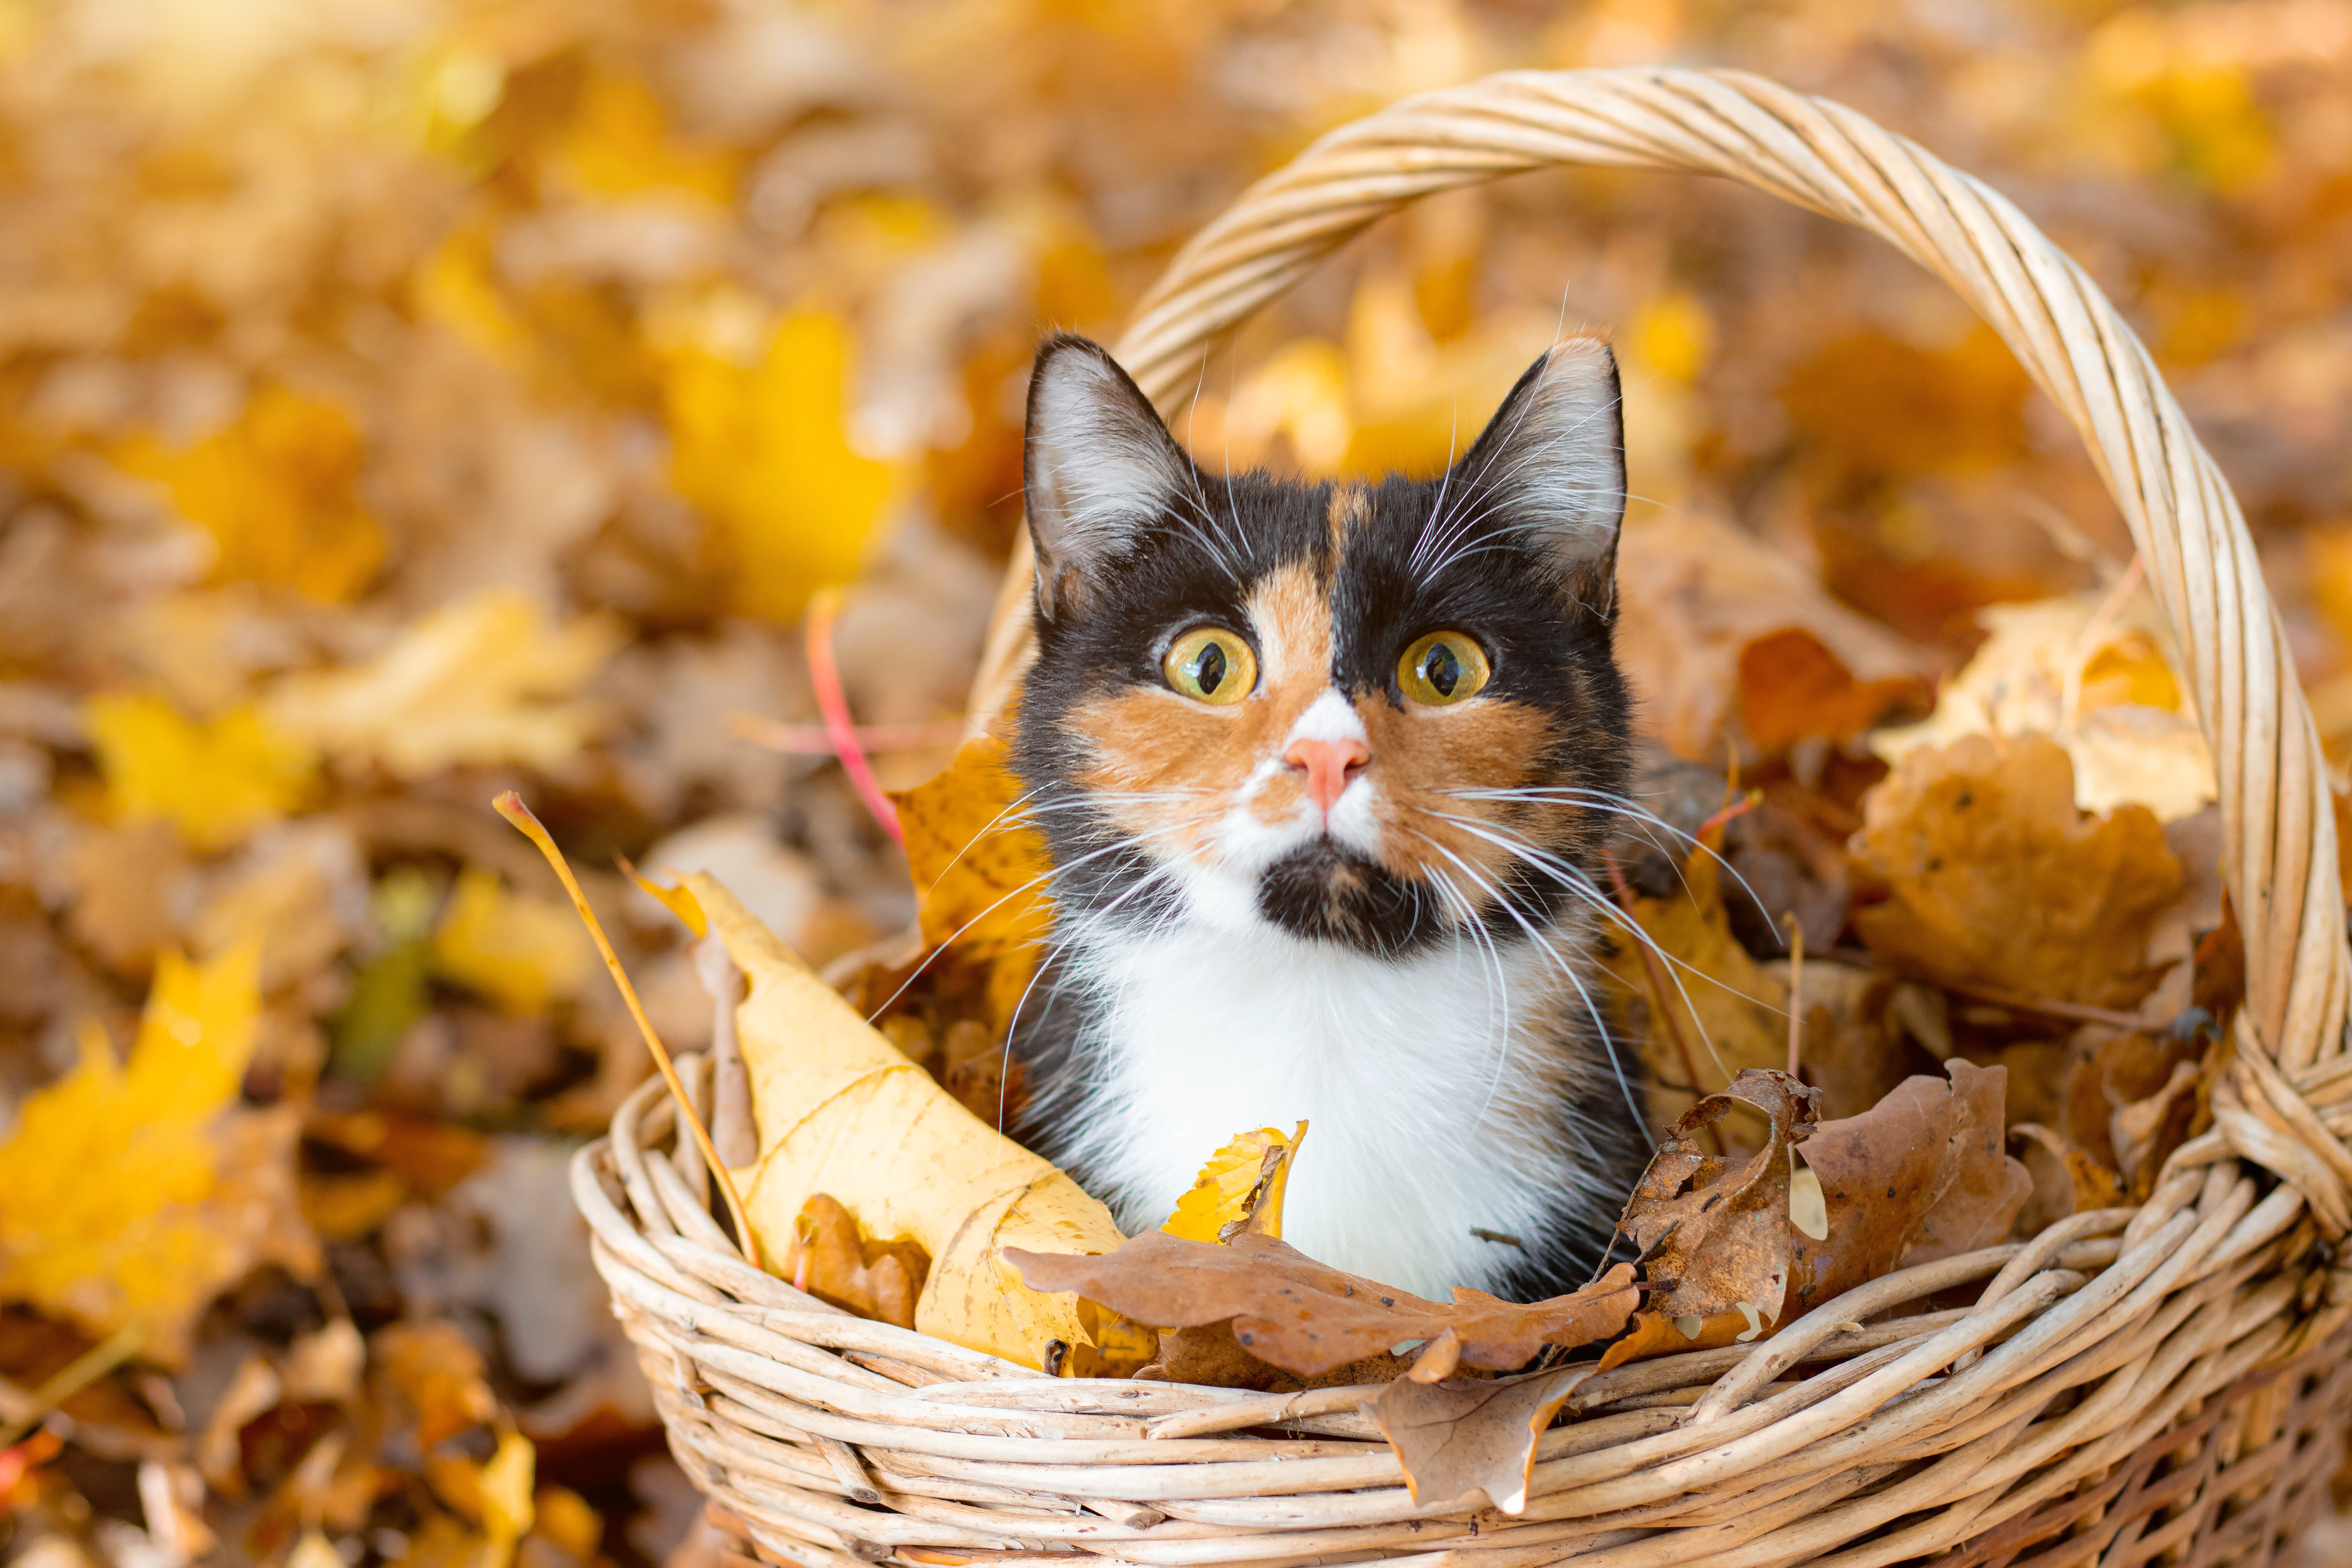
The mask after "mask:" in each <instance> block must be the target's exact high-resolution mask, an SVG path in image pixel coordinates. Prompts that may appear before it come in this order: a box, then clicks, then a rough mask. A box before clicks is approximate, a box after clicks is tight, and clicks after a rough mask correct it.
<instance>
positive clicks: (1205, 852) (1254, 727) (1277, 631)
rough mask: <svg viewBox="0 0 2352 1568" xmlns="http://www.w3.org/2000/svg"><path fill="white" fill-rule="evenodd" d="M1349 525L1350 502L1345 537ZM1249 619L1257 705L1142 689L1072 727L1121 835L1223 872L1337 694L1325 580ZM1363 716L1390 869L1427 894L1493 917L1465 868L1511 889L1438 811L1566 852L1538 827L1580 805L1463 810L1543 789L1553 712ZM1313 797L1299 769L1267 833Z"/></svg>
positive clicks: (1305, 580) (1258, 595)
mask: <svg viewBox="0 0 2352 1568" xmlns="http://www.w3.org/2000/svg"><path fill="white" fill-rule="evenodd" d="M1357 504H1358V505H1359V506H1360V504H1361V503H1360V500H1359V501H1358V503H1357ZM1344 515H1345V511H1344V509H1343V508H1342V506H1341V504H1340V502H1339V501H1338V500H1335V501H1334V503H1333V510H1332V519H1333V525H1334V528H1335V530H1336V529H1338V528H1339V527H1340V526H1341V525H1342V519H1343V516H1344ZM1247 608H1248V612H1249V617H1250V624H1251V626H1252V629H1253V630H1254V631H1255V634H1256V642H1257V647H1258V685H1257V688H1256V689H1255V690H1254V691H1252V692H1251V693H1250V695H1249V697H1248V699H1247V700H1244V701H1241V702H1237V703H1234V704H1231V705H1229V706H1226V707H1215V706H1213V705H1211V704H1208V703H1203V702H1194V701H1192V700H1189V699H1187V698H1184V697H1181V696H1180V695H1178V694H1177V693H1175V692H1173V691H1170V690H1167V689H1161V688H1133V689H1128V690H1124V691H1120V692H1118V693H1116V694H1114V695H1111V696H1108V697H1103V698H1098V699H1096V700H1093V701H1091V702H1087V703H1085V704H1083V705H1081V706H1080V707H1079V708H1077V709H1076V710H1074V711H1073V712H1072V714H1071V716H1070V721H1071V723H1072V724H1073V725H1074V726H1075V727H1076V729H1077V731H1079V732H1080V733H1081V734H1083V735H1085V736H1086V738H1087V741H1088V742H1089V743H1090V746H1091V749H1092V751H1093V754H1094V758H1095V761H1094V764H1093V765H1092V766H1091V767H1089V768H1088V769H1087V770H1086V771H1085V772H1083V773H1079V774H1078V775H1077V782H1078V783H1079V784H1083V785H1085V786H1086V787H1087V788H1088V789H1090V790H1093V791H1096V792H1097V794H1098V795H1101V796H1102V797H1104V798H1103V807H1104V811H1105V814H1106V815H1107V816H1108V817H1109V819H1110V820H1111V822H1112V823H1113V824H1114V825H1116V826H1118V827H1119V828H1120V829H1121V830H1122V831H1125V832H1129V833H1135V834H1141V835H1148V836H1150V837H1149V839H1148V842H1149V843H1150V846H1151V847H1152V848H1154V849H1155V850H1157V851H1158V852H1160V853H1162V854H1170V855H1183V856H1187V857H1190V858H1193V859H1195V860H1197V861H1199V862H1201V863H1202V864H1208V863H1210V861H1211V860H1212V859H1213V853H1214V851H1213V846H1212V843H1211V835H1212V833H1213V829H1214V827H1215V826H1216V824H1217V823H1218V821H1219V820H1220V819H1222V818H1223V816H1225V815H1226V814H1227V813H1228V812H1229V811H1231V810H1232V809H1233V806H1234V803H1235V802H1236V801H1237V800H1238V799H1239V797H1240V794H1241V791H1242V789H1243V787H1244V785H1245V784H1248V782H1249V780H1250V778H1251V777H1252V776H1253V775H1254V774H1255V773H1256V772H1257V770H1258V768H1259V767H1260V765H1261V764H1262V763H1264V762H1265V760H1266V759H1267V758H1269V757H1271V756H1273V755H1275V754H1276V748H1277V747H1279V746H1280V745H1282V743H1283V742H1284V740H1285V739H1286V737H1287V736H1288V735H1289V733H1290V731H1291V729H1292V727H1293V726H1294V725H1296V724H1297V722H1298V718H1299V715H1301V714H1302V713H1304V712H1306V710H1307V708H1308V707H1309V706H1311V705H1312V704H1313V703H1314V702H1315V700H1317V699H1318V698H1319V697H1321V696H1322V695H1323V693H1324V692H1326V691H1328V690H1329V689H1330V688H1331V655H1332V633H1331V607H1330V600H1329V596H1328V594H1327V592H1326V591H1325V588H1324V586H1323V584H1320V583H1318V581H1317V579H1316V576H1315V574H1314V573H1313V572H1311V571H1310V570H1309V569H1308V568H1307V567H1306V566H1305V565H1290V566H1284V567H1281V568H1278V569H1276V571H1274V572H1273V573H1271V574H1268V575H1267V576H1266V578H1265V580H1264V581H1263V582H1262V583H1261V584H1259V585H1258V587H1257V589H1256V590H1255V592H1254V593H1253V594H1252V595H1250V598H1249V600H1248V605H1247ZM1354 706H1355V709H1356V712H1357V714H1358V716H1359V717H1360V719H1361V720H1362V721H1363V724H1364V730H1365V733H1366V735H1367V737H1368V738H1369V741H1370V749H1371V760H1370V763H1369V764H1367V776H1368V778H1369V780H1370V783H1371V784H1372V785H1373V786H1374V799H1375V801H1376V803H1377V804H1376V805H1375V812H1374V814H1375V817H1376V820H1378V822H1379V823H1380V825H1381V853H1380V857H1379V858H1380V860H1381V864H1382V865H1383V866H1385V867H1386V868H1388V869H1389V870H1390V871H1391V872H1393V873H1394V874H1396V875H1398V876H1400V877H1404V878H1407V879H1412V880H1414V881H1419V882H1431V881H1433V880H1437V879H1450V880H1451V881H1452V882H1453V883H1454V886H1455V887H1456V888H1457V889H1459V890H1460V891H1461V892H1462V894H1463V895H1464V896H1465V898H1466V899H1468V900H1470V901H1471V902H1472V903H1474V904H1484V903H1485V901H1486V899H1485V896H1484V895H1483V894H1482V893H1481V892H1480V890H1479V889H1477V888H1476V887H1475V886H1474V885H1471V879H1470V878H1468V877H1465V874H1464V869H1463V868H1464V866H1467V867H1468V868H1471V869H1472V870H1473V871H1475V874H1476V876H1477V878H1479V879H1484V880H1485V881H1486V882H1487V883H1489V884H1496V883H1499V881H1500V880H1501V879H1502V877H1503V876H1504V874H1505V873H1506V872H1507V870H1508V869H1509V863H1510V860H1511V858H1512V857H1511V855H1510V854H1509V852H1508V851H1507V850H1505V849H1503V848H1501V847H1497V846H1496V845H1495V844H1492V843H1490V842H1488V841H1487V840H1486V839H1485V838H1482V837H1479V836H1478V834H1476V833H1475V832H1472V831H1471V830H1469V829H1468V828H1466V827H1465V826H1462V825H1461V824H1460V823H1455V822H1447V821H1444V820H1443V818H1442V817H1441V816H1438V815H1434V814H1440V813H1442V814H1444V815H1446V816H1456V817H1467V818H1472V819H1475V820H1476V821H1477V822H1478V823H1480V824H1481V825H1483V826H1486V829H1487V831H1489V832H1494V833H1498V834H1502V835H1504V836H1506V837H1519V838H1532V840H1533V841H1534V842H1535V843H1537V844H1538V845H1545V844H1548V843H1549V842H1550V841H1551V839H1552V837H1553V836H1552V835H1549V834H1546V833H1543V832H1540V831H1537V830H1536V829H1538V824H1539V823H1540V822H1541V821H1542V820H1544V819H1546V818H1554V817H1557V816H1559V814H1560V813H1561V812H1562V811H1563V810H1565V809H1569V808H1565V807H1563V806H1561V805H1557V804H1552V805H1538V804H1532V803H1526V802H1516V801H1486V800H1464V799H1462V798H1460V797H1459V796H1458V795H1454V794H1451V793H1449V792H1452V791H1456V790H1465V789H1467V790H1488V789H1508V788H1512V787H1514V786H1517V785H1522V784H1529V783H1531V782H1533V781H1534V780H1535V777H1536V758H1537V756H1538V754H1539V753H1540V752H1542V750H1543V749H1544V747H1545V746H1546V744H1547V743H1549V742H1550V741H1551V740H1552V739H1553V735H1552V730H1551V721H1550V720H1549V717H1548V716H1547V715H1546V714H1544V713H1543V712H1542V711H1541V710H1538V709H1534V708H1530V707H1528V706H1527V705H1526V704H1524V703H1519V702H1513V701H1510V700H1507V699H1503V698H1473V699H1472V700H1469V701H1467V702H1464V703H1461V704H1459V705H1458V706H1454V707H1445V708H1423V707H1420V706H1418V705H1408V706H1407V707H1406V708H1405V709H1404V710H1398V709H1395V708H1392V707H1391V706H1390V705H1389V703H1388V701H1387V700H1386V699H1385V698H1382V697H1379V696H1373V697H1367V698H1360V699H1358V700H1356V702H1355V704H1354ZM1305 792H1306V780H1305V777H1304V775H1303V774H1301V773H1298V772H1297V771H1296V770H1289V769H1286V770H1284V771H1282V772H1280V773H1276V775H1275V776H1273V777H1271V778H1269V779H1267V780H1265V782H1264V783H1263V784H1261V785H1260V786H1259V788H1258V789H1257V791H1256V792H1255V795H1252V796H1251V798H1250V802H1249V810H1250V813H1251V815H1252V816H1254V817H1255V818H1256V819H1257V820H1258V821H1260V822H1262V823H1265V824H1266V825H1268V826H1273V825H1276V824H1279V823H1282V822H1286V821H1290V820H1292V819H1293V818H1295V817H1296V816H1297V811H1298V804H1299V801H1300V800H1301V799H1302V798H1303V797H1304V795H1305ZM1123 796H1141V797H1145V798H1121V797H1123ZM1449 854H1450V855H1451V856H1452V857H1454V858H1448V856H1449ZM1457 859H1458V861H1459V862H1460V864H1457V863H1456V860H1457Z"/></svg>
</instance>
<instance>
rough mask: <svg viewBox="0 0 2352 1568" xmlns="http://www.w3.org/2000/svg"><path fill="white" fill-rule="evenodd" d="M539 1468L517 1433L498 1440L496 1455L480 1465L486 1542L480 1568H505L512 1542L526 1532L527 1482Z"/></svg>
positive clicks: (527, 1442) (530, 1511) (529, 1509)
mask: <svg viewBox="0 0 2352 1568" xmlns="http://www.w3.org/2000/svg"><path fill="white" fill-rule="evenodd" d="M538 1468H539V1451H538V1450H537V1449H536V1448H534V1447H531V1442H530V1438H528V1437H526V1436H523V1435H522V1434H521V1433H520V1432H509V1433H507V1434H505V1435H504V1436H501V1437H500V1438H499V1446H498V1449H497V1451H496V1452H494V1453H493V1454H491V1456H490V1457H489V1458H488V1460H487V1461H485V1462H484V1464H483V1466H482V1474H481V1478H480V1479H481V1502H482V1534H483V1535H484V1536H485V1537H487V1538H488V1539H487V1542H486V1544H485V1546H484V1548H483V1552H482V1561H481V1568H507V1564H508V1563H509V1562H510V1561H512V1560H513V1557H514V1549H515V1542H518V1541H520V1540H521V1539H522V1538H523V1536H524V1534H525V1533H526V1532H527V1531H530V1523H531V1518H532V1515H533V1512H534V1510H533V1509H532V1507H531V1480H532V1478H533V1476H534V1475H535V1474H536V1472H537V1471H538Z"/></svg>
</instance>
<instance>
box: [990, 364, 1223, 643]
mask: <svg viewBox="0 0 2352 1568" xmlns="http://www.w3.org/2000/svg"><path fill="white" fill-rule="evenodd" d="M1188 466H1189V460H1188V459H1187V458H1185V456H1184V453H1183V450H1182V448H1181V447H1178V446H1177V445H1176V440H1175V437H1172V436H1171V435H1169V433H1168V427H1167V426H1165V425H1162V424H1161V423H1160V415H1159V413H1158V411H1157V410H1155V409H1154V408H1153V407H1152V406H1151V402H1150V399H1149V398H1147V397H1145V396H1144V395H1143V391H1142V389H1141V388H1140V387H1139V386H1137V385H1136V384H1135V383H1134V381H1133V380H1132V379H1130V378H1129V375H1128V374H1127V372H1126V371H1125V370H1123V369H1121V368H1120V367H1119V363H1118V361H1117V360H1115V359H1113V358H1111V357H1110V353H1109V351H1108V350H1106V349H1105V348H1104V347H1103V346H1102V345H1101V344H1099V343H1097V342H1091V341H1090V340H1088V339H1086V338H1081V337H1075V336H1072V335H1070V334H1068V333H1057V334H1056V335H1055V336H1054V337H1052V338H1049V339H1047V340H1046V342H1045V347H1044V348H1042V349H1039V350H1038V351H1037V368H1036V369H1035V371H1034V372H1033V373H1032V374H1031V375H1030V378H1029V433H1028V438H1027V441H1026V443H1025V446H1024V452H1023V458H1022V479H1023V482H1024V487H1025V490H1026V501H1027V506H1028V511H1029V538H1030V542H1032V543H1033V544H1034V545H1035V546H1036V550H1037V605H1038V608H1039V609H1040V610H1041V611H1042V612H1043V613H1044V615H1045V617H1046V618H1047V619H1049V620H1050V619H1052V618H1054V617H1055V616H1057V615H1061V614H1066V613H1068V612H1069V611H1071V610H1074V609H1076V608H1077V607H1078V606H1079V605H1080V604H1081V603H1082V602H1083V599H1084V596H1085V592H1086V583H1087V579H1088V578H1089V577H1090V576H1092V575H1093V574H1095V573H1096V572H1097V571H1098V570H1100V568H1101V567H1102V566H1103V565H1104V564H1105V563H1108V562H1110V561H1114V560H1117V559H1118V558H1119V557H1120V556H1123V555H1125V554H1127V553H1128V552H1129V551H1130V550H1132V549H1133V548H1134V546H1135V544H1136V542H1137V540H1138V537H1139V535H1140V534H1141V532H1142V531H1143V530H1144V529H1146V528H1147V527H1149V526H1150V524H1151V523H1152V522H1153V521H1155V520H1156V519H1158V518H1160V516H1162V515H1164V514H1165V512H1166V511H1167V510H1168V509H1169V508H1170V507H1171V506H1172V505H1174V504H1176V500H1177V498H1178V496H1179V495H1180V493H1181V486H1182V485H1183V484H1184V482H1185V473H1186V469H1187V468H1188Z"/></svg>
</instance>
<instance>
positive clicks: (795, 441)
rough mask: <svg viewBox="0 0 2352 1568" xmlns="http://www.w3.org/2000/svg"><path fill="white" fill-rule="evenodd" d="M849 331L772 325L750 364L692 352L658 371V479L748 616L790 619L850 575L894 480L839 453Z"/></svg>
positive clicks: (788, 320) (885, 470)
mask: <svg viewBox="0 0 2352 1568" xmlns="http://www.w3.org/2000/svg"><path fill="white" fill-rule="evenodd" d="M849 369H850V335H849V328H848V327H847V325H846V324H845V323H844V322H843V321H842V320H841V319H840V318H839V317H837V316H833V315H829V314H827V313H825V312H824V311H822V310H799V311H795V312H793V314H791V315H789V316H786V317H785V318H784V319H783V320H782V321H779V322H778V323H777V324H776V328H775V331H774V332H773V334H772V336H771V337H770V338H769V339H768V342H767V344H766V347H765V349H764V350H763V351H762V352H761V354H760V356H759V358H758V359H757V361H756V362H755V363H739V362H738V361H737V360H735V359H733V358H730V357H729V356H728V355H726V354H724V353H719V352H717V351H715V350H713V349H711V348H709V347H706V346H701V345H696V346H692V347H688V348H686V349H683V350H681V351H680V352H678V353H675V354H673V355H671V356H670V357H669V358H668V359H667V361H666V362H665V363H664V366H663V369H662V373H661V381H662V393H663V401H664V404H665V407H666V413H667V424H668V426H669V435H670V441H671V456H670V480H671V482H672V483H673V484H675V485H676V486H677V490H678V493H679V494H680V495H683V496H684V497H685V498H686V499H687V500H689V501H691V502H693V503H694V504H695V505H696V506H697V507H698V508H700V509H701V510H702V511H703V512H704V514H705V515H707V516H708V517H709V519H710V521H711V523H712V525H713V526H714V527H715V529H716V530H717V532H718V538H719V543H720V546H721V548H722V549H723V550H724V552H726V554H727V556H728V557H729V564H730V567H731V569H732V570H731V574H730V582H731V584H732V585H733V592H734V595H735V601H736V604H737V605H738V607H739V608H740V609H743V610H745V611H747V612H749V613H751V614H752V615H757V616H766V617H768V618H770V619H772V620H775V621H780V622H790V621H793V620H795V619H797V618H799V616H800V613H801V611H802V609H803V607H805V606H806V605H807V604H808V599H809V595H811V594H813V593H814V592H815V591H816V590H817V589H819V588H822V587H824V586H825V585H826V584H834V583H845V582H847V581H849V580H850V579H851V578H853V577H855V576H856V575H857V573H858V570H859V568H860V567H861V566H862V565H863V564H864V563H865V560H866V544H867V542H868V541H869V540H870V539H871V537H872V535H873V532H874V527H875V524H876V523H877V521H880V519H881V517H882V514H883V511H884V510H885V509H886V508H887V506H888V504H889V503H890V501H891V500H892V499H893V498H894V497H895V496H896V495H897V494H898V491H899V489H900V488H901V486H902V485H903V483H904V482H905V479H906V474H905V472H904V470H903V469H902V468H900V466H899V465H897V464H894V463H887V462H883V461H880V460H878V459H877V458H869V457H866V456H863V455H862V454H860V453H858V452H856V451H855V450H853V449H852V448H851V447H850V445H849V437H848V432H847V426H846V402H847V389H848V384H849Z"/></svg>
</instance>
